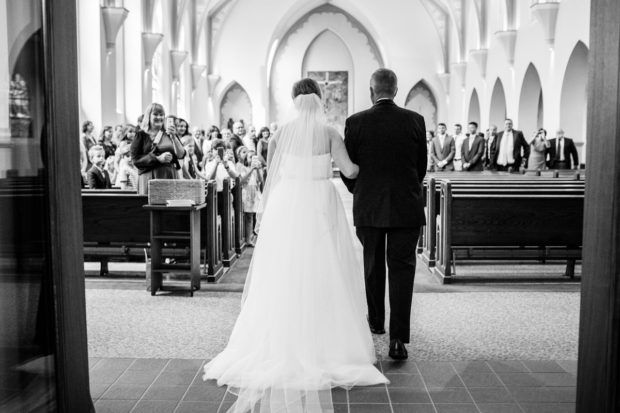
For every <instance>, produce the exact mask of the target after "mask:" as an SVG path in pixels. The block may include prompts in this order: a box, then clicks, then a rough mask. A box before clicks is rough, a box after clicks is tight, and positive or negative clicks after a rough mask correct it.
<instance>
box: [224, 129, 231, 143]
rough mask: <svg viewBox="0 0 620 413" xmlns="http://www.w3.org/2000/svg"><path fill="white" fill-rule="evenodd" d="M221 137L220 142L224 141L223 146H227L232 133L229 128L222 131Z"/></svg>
mask: <svg viewBox="0 0 620 413" xmlns="http://www.w3.org/2000/svg"><path fill="white" fill-rule="evenodd" d="M221 135H222V140H223V141H224V144H227V143H228V142H230V139H231V138H232V136H233V133H232V131H231V130H230V128H224V129H222V132H221Z"/></svg>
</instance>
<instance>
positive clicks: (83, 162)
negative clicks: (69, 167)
mask: <svg viewBox="0 0 620 413" xmlns="http://www.w3.org/2000/svg"><path fill="white" fill-rule="evenodd" d="M88 163H89V162H88V151H87V150H86V146H84V140H83V139H82V137H80V175H81V176H82V182H86V171H87V170H88V169H86V168H87V167H88Z"/></svg>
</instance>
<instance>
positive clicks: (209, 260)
mask: <svg viewBox="0 0 620 413" xmlns="http://www.w3.org/2000/svg"><path fill="white" fill-rule="evenodd" d="M216 194H217V192H216V190H215V183H214V182H209V183H208V184H207V193H206V201H207V207H206V208H204V209H202V210H201V231H200V232H201V250H202V251H203V254H202V256H203V257H204V260H203V265H204V266H205V267H206V271H205V272H206V277H207V280H208V281H216V280H217V279H219V277H221V275H222V274H223V268H222V255H223V254H222V249H223V245H222V236H221V235H222V233H223V230H222V228H221V227H222V226H223V224H222V225H220V224H218V216H217V198H216V196H217V195H216ZM147 203H148V197H147V196H146V195H138V194H136V193H132V192H131V191H119V190H103V191H100V190H84V191H83V192H82V211H83V217H84V218H83V221H84V257H85V259H96V260H98V261H100V262H101V272H100V274H101V275H105V274H107V273H108V268H107V263H108V261H111V260H115V261H135V260H138V261H143V260H144V254H145V250H148V248H149V239H150V238H149V229H150V222H149V214H148V212H147V211H146V210H145V209H144V208H143V205H145V204H147ZM230 217H231V212H230V211H223V213H222V222H224V221H225V220H227V219H230ZM184 219H185V218H183V217H181V216H179V217H174V216H173V217H171V218H170V220H172V222H166V225H167V226H168V227H169V228H175V227H179V228H183V227H184V226H187V223H186V222H184ZM188 254H189V248H188V246H187V245H184V243H183V242H178V243H171V244H167V245H166V247H165V248H164V249H163V255H164V256H165V257H169V258H175V259H176V258H179V259H186V258H187V257H188Z"/></svg>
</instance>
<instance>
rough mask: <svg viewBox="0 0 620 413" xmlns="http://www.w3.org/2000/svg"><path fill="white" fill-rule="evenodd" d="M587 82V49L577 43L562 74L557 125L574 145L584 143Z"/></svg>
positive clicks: (580, 43)
mask: <svg viewBox="0 0 620 413" xmlns="http://www.w3.org/2000/svg"><path fill="white" fill-rule="evenodd" d="M587 80H588V48H587V47H586V45H585V44H583V42H581V41H579V42H577V44H576V45H575V48H574V49H573V52H572V53H571V55H570V58H569V59H568V63H567V65H566V71H565V72H564V79H563V82H562V92H561V98H560V125H559V126H560V127H562V128H563V129H564V132H565V133H566V136H569V137H571V138H573V139H574V140H575V142H576V143H582V142H585V137H586V113H587V106H588V96H587V88H586V83H587ZM579 146H580V145H579ZM581 159H583V158H581Z"/></svg>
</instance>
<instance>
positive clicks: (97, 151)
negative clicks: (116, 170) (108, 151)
mask: <svg viewBox="0 0 620 413" xmlns="http://www.w3.org/2000/svg"><path fill="white" fill-rule="evenodd" d="M88 157H89V159H90V162H91V163H92V164H93V166H92V167H91V168H90V169H89V170H88V173H87V177H88V187H89V188H90V189H109V188H111V187H112V184H111V183H110V175H109V174H108V171H106V170H105V169H104V165H105V150H104V149H103V147H101V146H99V145H95V146H93V147H91V148H90V149H89V150H88Z"/></svg>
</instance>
